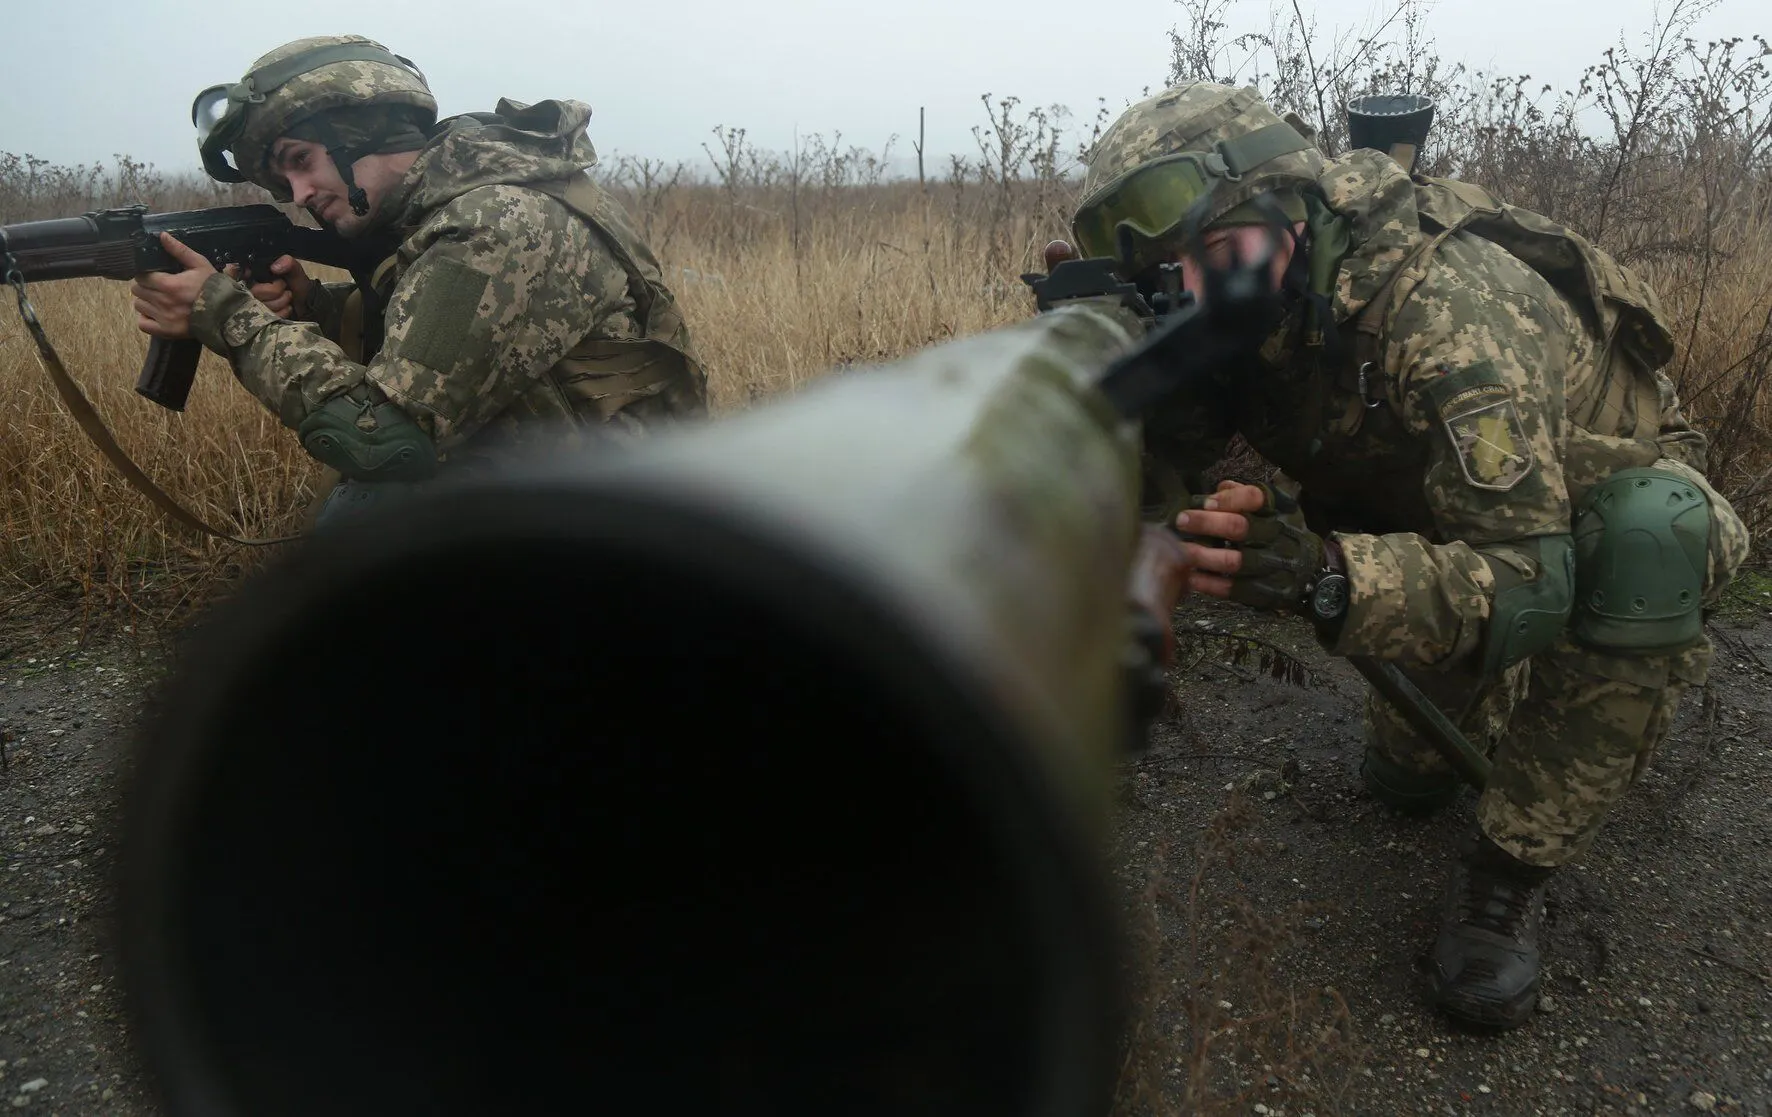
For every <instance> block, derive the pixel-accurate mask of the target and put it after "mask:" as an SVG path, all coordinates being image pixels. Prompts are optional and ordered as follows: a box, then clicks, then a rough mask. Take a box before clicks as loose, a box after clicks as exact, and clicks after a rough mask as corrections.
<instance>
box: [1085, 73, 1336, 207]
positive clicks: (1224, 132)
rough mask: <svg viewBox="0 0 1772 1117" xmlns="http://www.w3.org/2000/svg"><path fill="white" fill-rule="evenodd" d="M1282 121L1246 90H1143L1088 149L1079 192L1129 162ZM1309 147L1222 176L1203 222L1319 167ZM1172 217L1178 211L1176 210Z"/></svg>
mask: <svg viewBox="0 0 1772 1117" xmlns="http://www.w3.org/2000/svg"><path fill="white" fill-rule="evenodd" d="M1280 123H1283V122H1282V121H1281V119H1280V117H1279V116H1278V115H1276V114H1275V113H1274V111H1273V109H1271V108H1269V107H1268V106H1267V105H1266V104H1265V103H1263V102H1262V100H1261V98H1260V97H1259V96H1258V95H1257V94H1256V92H1255V91H1254V90H1253V89H1238V88H1236V87H1235V86H1229V85H1217V84H1214V83H1212V82H1192V83H1189V84H1186V85H1178V86H1175V87H1174V88H1171V89H1165V90H1164V91H1163V92H1161V93H1158V94H1156V95H1155V96H1152V97H1147V98H1145V99H1144V100H1142V101H1140V102H1138V103H1137V104H1135V105H1133V106H1131V107H1130V108H1128V109H1126V110H1125V111H1124V112H1122V113H1121V114H1120V115H1119V116H1118V117H1117V118H1115V120H1114V122H1113V123H1112V124H1111V125H1109V126H1108V129H1107V131H1105V132H1103V133H1102V135H1101V138H1100V139H1098V140H1097V141H1096V142H1095V144H1094V145H1093V146H1092V147H1091V148H1090V150H1089V152H1088V157H1087V159H1086V160H1085V162H1086V163H1087V170H1086V172H1085V174H1084V177H1083V197H1084V198H1088V196H1089V195H1090V194H1092V193H1094V192H1095V191H1096V190H1097V189H1099V188H1100V187H1102V186H1104V185H1106V184H1107V183H1109V182H1112V181H1113V180H1114V179H1116V178H1118V177H1119V176H1121V175H1123V174H1125V173H1126V172H1127V171H1130V170H1132V169H1133V168H1135V167H1139V166H1142V165H1143V164H1145V163H1149V162H1152V161H1153V160H1156V159H1161V158H1163V157H1164V156H1166V155H1177V154H1180V153H1182V152H1188V151H1198V152H1207V151H1211V150H1212V147H1213V145H1214V144H1216V143H1217V142H1218V141H1220V140H1227V139H1233V138H1235V137H1237V136H1244V135H1248V134H1249V133H1251V132H1254V131H1257V130H1258V129H1261V128H1264V127H1266V126H1268V125H1270V124H1280ZM1322 170H1323V158H1322V156H1321V155H1319V154H1318V152H1317V151H1316V149H1314V148H1307V149H1305V150H1303V151H1297V152H1293V153H1291V154H1288V155H1281V156H1278V157H1276V158H1274V159H1272V160H1269V161H1268V162H1267V163H1264V164H1262V166H1261V167H1259V168H1257V169H1255V170H1253V171H1250V172H1248V173H1246V174H1244V175H1243V177H1242V179H1241V180H1240V181H1238V182H1235V183H1229V182H1227V183H1225V184H1223V185H1221V186H1219V187H1218V189H1217V190H1216V191H1215V192H1214V194H1213V201H1212V205H1211V206H1210V207H1209V208H1208V211H1207V212H1206V213H1205V214H1204V215H1203V221H1207V222H1209V221H1212V220H1214V219H1216V218H1218V217H1220V216H1222V215H1224V214H1225V213H1227V212H1229V211H1230V210H1233V209H1235V208H1237V207H1238V206H1240V205H1242V204H1243V203H1244V202H1247V201H1248V200H1249V199H1251V198H1253V197H1255V196H1256V195H1257V194H1264V193H1267V192H1268V191H1271V190H1273V189H1275V188H1276V187H1280V186H1304V185H1308V184H1310V183H1311V182H1313V181H1315V180H1316V178H1317V176H1318V175H1319V174H1321V173H1322ZM1175 216H1176V219H1177V220H1180V219H1181V217H1183V216H1184V215H1183V214H1176V215H1175Z"/></svg>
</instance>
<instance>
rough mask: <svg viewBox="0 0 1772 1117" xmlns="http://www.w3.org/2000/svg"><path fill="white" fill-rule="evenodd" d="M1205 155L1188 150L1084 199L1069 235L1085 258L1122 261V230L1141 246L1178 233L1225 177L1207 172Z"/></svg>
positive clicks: (1130, 173) (1135, 171)
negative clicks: (1128, 230)
mask: <svg viewBox="0 0 1772 1117" xmlns="http://www.w3.org/2000/svg"><path fill="white" fill-rule="evenodd" d="M1206 159H1207V156H1206V155H1205V154H1203V153H1201V152H1197V151H1190V152H1184V153H1182V154H1180V155H1170V156H1168V157H1166V158H1163V159H1159V160H1157V161H1155V162H1152V163H1146V164H1144V165H1143V166H1140V167H1134V168H1133V169H1132V170H1130V171H1127V172H1126V173H1125V174H1123V175H1121V176H1120V177H1119V178H1116V179H1114V180H1113V181H1111V182H1108V183H1106V184H1104V185H1103V186H1102V187H1101V188H1100V189H1099V190H1097V191H1095V192H1094V194H1092V195H1091V196H1090V197H1088V198H1085V199H1083V204H1082V205H1081V206H1080V207H1078V209H1077V215H1076V217H1075V218H1073V219H1072V221H1071V235H1072V237H1074V238H1075V241H1076V245H1077V248H1078V250H1079V251H1081V252H1082V253H1083V255H1084V256H1119V255H1120V228H1121V226H1125V227H1126V228H1128V229H1130V230H1131V231H1132V232H1134V233H1136V234H1137V235H1138V237H1139V238H1140V239H1141V240H1143V241H1147V242H1149V241H1157V240H1161V239H1163V238H1164V237H1166V236H1168V235H1169V234H1171V233H1173V232H1175V231H1176V230H1177V229H1178V228H1180V227H1181V225H1182V223H1183V222H1184V221H1186V220H1187V218H1188V215H1189V214H1190V213H1192V212H1193V209H1194V206H1195V205H1196V204H1198V203H1199V201H1200V199H1202V198H1204V197H1206V196H1207V195H1209V194H1211V193H1212V189H1213V187H1214V186H1216V185H1217V184H1218V183H1219V182H1220V181H1222V176H1220V175H1214V174H1213V173H1212V172H1211V171H1209V170H1208V169H1207V164H1206Z"/></svg>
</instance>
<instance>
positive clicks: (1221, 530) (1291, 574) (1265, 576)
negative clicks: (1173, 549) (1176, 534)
mask: <svg viewBox="0 0 1772 1117" xmlns="http://www.w3.org/2000/svg"><path fill="white" fill-rule="evenodd" d="M1194 503H1195V505H1196V506H1197V507H1196V508H1193V509H1189V510H1188V511H1186V512H1183V513H1181V514H1180V515H1179V516H1177V517H1176V518H1175V527H1176V529H1177V530H1178V531H1180V532H1181V533H1182V534H1183V535H1184V536H1186V537H1188V539H1189V541H1188V542H1187V544H1186V546H1187V547H1188V555H1187V558H1188V561H1189V564H1190V565H1192V566H1193V568H1194V572H1193V574H1192V575H1190V576H1189V588H1190V589H1192V590H1194V591H1196V592H1199V593H1203V594H1207V595H1209V596H1212V597H1223V598H1229V599H1230V600H1232V601H1238V602H1241V603H1243V604H1245V605H1250V606H1253V607H1255V608H1258V609H1283V610H1291V609H1296V608H1298V607H1299V602H1300V599H1301V598H1302V597H1303V596H1304V592H1305V587H1307V586H1309V585H1310V584H1311V583H1312V582H1313V581H1314V579H1315V577H1316V574H1317V571H1318V570H1319V569H1320V568H1321V567H1322V565H1323V541H1322V539H1320V538H1319V537H1317V536H1316V535H1315V534H1313V533H1312V532H1310V531H1309V530H1307V529H1306V528H1305V526H1304V517H1303V516H1302V515H1301V514H1300V512H1299V509H1298V502H1297V501H1295V500H1293V499H1292V498H1291V497H1289V496H1287V495H1286V494H1285V493H1282V492H1279V491H1277V490H1276V489H1274V488H1273V487H1271V486H1269V485H1250V484H1245V483H1243V482H1240V481H1221V482H1219V485H1218V491H1216V492H1214V493H1213V494H1212V495H1210V496H1207V497H1204V498H1200V499H1196V500H1195V502H1194ZM1202 540H1203V541H1204V542H1201V541H1202Z"/></svg>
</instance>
